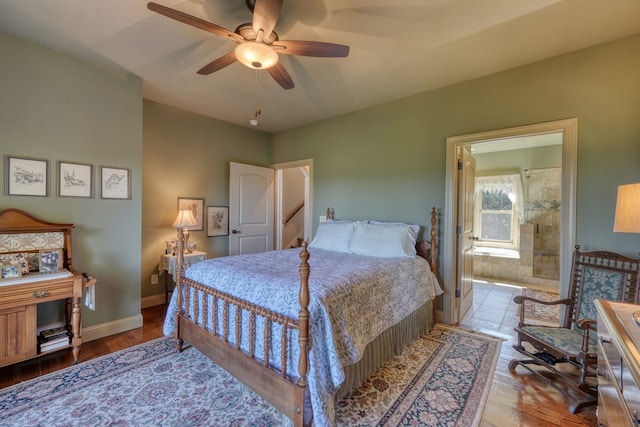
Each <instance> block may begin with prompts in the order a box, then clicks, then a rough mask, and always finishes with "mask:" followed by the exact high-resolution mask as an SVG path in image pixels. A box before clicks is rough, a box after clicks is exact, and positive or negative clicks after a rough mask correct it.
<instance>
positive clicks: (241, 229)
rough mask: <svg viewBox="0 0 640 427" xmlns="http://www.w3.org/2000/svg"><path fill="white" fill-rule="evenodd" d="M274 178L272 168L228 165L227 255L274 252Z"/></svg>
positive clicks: (236, 164)
mask: <svg viewBox="0 0 640 427" xmlns="http://www.w3.org/2000/svg"><path fill="white" fill-rule="evenodd" d="M273 176H274V171H273V169H270V168H264V167H260V166H252V165H245V164H242V163H233V162H231V164H230V172H229V230H230V231H229V255H242V254H252V253H257V252H266V251H270V250H273V216H274V197H273V194H274V193H273Z"/></svg>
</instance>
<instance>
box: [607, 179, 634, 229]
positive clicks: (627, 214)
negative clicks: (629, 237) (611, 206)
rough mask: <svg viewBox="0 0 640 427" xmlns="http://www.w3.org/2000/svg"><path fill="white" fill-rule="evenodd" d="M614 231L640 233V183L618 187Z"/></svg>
mask: <svg viewBox="0 0 640 427" xmlns="http://www.w3.org/2000/svg"><path fill="white" fill-rule="evenodd" d="M613 231H614V232H616V233H640V183H637V184H626V185H621V186H619V187H618V200H617V202H616V219H615V221H614V224H613Z"/></svg>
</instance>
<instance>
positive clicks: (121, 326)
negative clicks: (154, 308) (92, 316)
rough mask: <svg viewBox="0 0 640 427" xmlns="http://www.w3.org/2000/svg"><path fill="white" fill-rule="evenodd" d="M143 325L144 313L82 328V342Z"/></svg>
mask: <svg viewBox="0 0 640 427" xmlns="http://www.w3.org/2000/svg"><path fill="white" fill-rule="evenodd" d="M141 327H142V314H138V315H136V316H131V317H125V318H123V319H118V320H113V321H111V322H106V323H101V324H99V325H94V326H87V327H86V328H82V342H88V341H93V340H97V339H99V338H104V337H108V336H110V335H115V334H119V333H120V332H126V331H130V330H132V329H137V328H141Z"/></svg>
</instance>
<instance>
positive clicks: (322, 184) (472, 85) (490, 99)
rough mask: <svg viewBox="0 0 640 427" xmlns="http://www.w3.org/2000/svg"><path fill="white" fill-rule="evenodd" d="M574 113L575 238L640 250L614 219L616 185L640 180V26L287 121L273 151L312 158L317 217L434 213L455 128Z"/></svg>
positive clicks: (637, 238) (279, 158) (590, 244)
mask: <svg viewBox="0 0 640 427" xmlns="http://www.w3.org/2000/svg"><path fill="white" fill-rule="evenodd" d="M572 117H576V118H577V119H578V126H579V129H578V185H577V187H578V188H577V191H578V193H577V230H576V235H577V243H579V244H581V245H583V248H584V249H586V250H588V249H596V248H605V249H609V250H615V251H618V252H620V253H623V254H626V255H630V256H638V253H639V252H640V235H638V234H622V233H613V232H612V229H613V216H614V208H615V198H616V189H617V186H618V185H620V184H626V183H632V182H640V121H639V118H640V35H635V36H633V37H629V38H624V39H620V40H618V41H615V42H611V43H607V44H604V45H600V46H596V47H593V48H589V49H584V50H581V51H577V52H574V53H571V54H567V55H563V56H560V57H556V58H552V59H549V60H545V61H541V62H537V63H534V64H530V65H527V66H523V67H519V68H516V69H512V70H508V71H504V72H501V73H497V74H494V75H490V76H487V77H483V78H479V79H475V80H472V81H467V82H464V83H460V84H456V85H453V86H449V87H446V88H442V89H438V90H433V91H429V92H425V93H422V94H419V95H415V96H412V97H408V98H404V99H400V100H397V101H394V102H390V103H387V104H383V105H380V106H377V107H374V108H369V109H366V110H361V111H358V112H355V113H352V114H348V115H344V116H341V117H337V118H333V119H330V120H326V121H323V122H319V123H314V124H311V125H308V126H304V127H300V128H297V129H293V130H290V131H287V132H281V133H279V134H277V135H275V136H274V161H275V162H285V161H290V160H295V159H303V158H313V159H314V195H315V197H314V214H313V218H314V221H317V218H318V216H319V215H323V214H324V210H325V209H326V208H327V206H331V207H333V208H334V209H335V213H336V218H380V219H397V220H407V221H417V222H419V223H420V224H427V220H426V216H427V211H428V209H429V208H430V207H431V206H437V207H438V208H439V209H440V210H442V208H443V206H444V201H445V195H444V188H445V147H446V138H447V137H449V136H456V135H465V134H470V133H476V132H482V131H489V130H494V129H502V128H509V127H515V126H520V125H527V124H533V123H541V122H547V121H553V120H559V119H566V118H572ZM441 215H447V212H441ZM442 222H443V221H442V220H441V223H442Z"/></svg>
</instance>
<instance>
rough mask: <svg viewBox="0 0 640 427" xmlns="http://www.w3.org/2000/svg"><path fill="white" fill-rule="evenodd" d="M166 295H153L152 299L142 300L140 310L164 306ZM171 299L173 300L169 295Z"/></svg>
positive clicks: (145, 298)
mask: <svg viewBox="0 0 640 427" xmlns="http://www.w3.org/2000/svg"><path fill="white" fill-rule="evenodd" d="M165 298H166V297H165V295H164V294H158V295H151V296H150V297H144V298H142V299H141V300H140V308H149V307H154V306H156V305H164V304H165ZM169 299H171V294H169Z"/></svg>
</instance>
